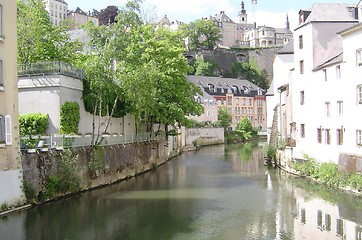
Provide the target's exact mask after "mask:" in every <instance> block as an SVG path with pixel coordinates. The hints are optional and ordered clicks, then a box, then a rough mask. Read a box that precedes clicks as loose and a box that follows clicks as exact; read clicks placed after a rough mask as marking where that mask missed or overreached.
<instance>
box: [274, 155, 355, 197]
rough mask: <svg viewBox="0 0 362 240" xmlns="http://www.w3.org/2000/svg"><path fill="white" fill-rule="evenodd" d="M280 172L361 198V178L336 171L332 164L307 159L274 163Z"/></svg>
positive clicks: (335, 166)
mask: <svg viewBox="0 0 362 240" xmlns="http://www.w3.org/2000/svg"><path fill="white" fill-rule="evenodd" d="M276 165H277V167H278V168H280V169H281V170H282V171H285V172H287V173H289V174H292V175H295V176H297V177H301V178H305V179H308V180H309V181H312V182H314V183H317V184H322V185H325V186H328V187H331V188H335V189H339V190H342V191H344V192H346V193H348V194H353V195H355V196H358V197H361V196H362V176H361V175H360V174H357V173H348V172H342V171H339V170H338V165H337V164H334V163H319V162H317V161H316V160H315V159H312V158H310V157H308V158H307V159H306V160H304V161H294V162H288V163H286V162H285V164H284V166H283V165H281V164H280V161H279V164H278V163H276Z"/></svg>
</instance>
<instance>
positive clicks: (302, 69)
mask: <svg viewBox="0 0 362 240" xmlns="http://www.w3.org/2000/svg"><path fill="white" fill-rule="evenodd" d="M299 70H300V74H304V61H303V60H300V61H299Z"/></svg>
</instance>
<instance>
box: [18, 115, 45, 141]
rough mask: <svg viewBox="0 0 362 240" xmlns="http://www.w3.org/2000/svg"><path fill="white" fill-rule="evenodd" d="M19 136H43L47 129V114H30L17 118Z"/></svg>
mask: <svg viewBox="0 0 362 240" xmlns="http://www.w3.org/2000/svg"><path fill="white" fill-rule="evenodd" d="M19 127H20V135H21V136H26V135H44V134H45V132H46V130H47V128H48V114H41V113H30V114H25V115H20V116H19Z"/></svg>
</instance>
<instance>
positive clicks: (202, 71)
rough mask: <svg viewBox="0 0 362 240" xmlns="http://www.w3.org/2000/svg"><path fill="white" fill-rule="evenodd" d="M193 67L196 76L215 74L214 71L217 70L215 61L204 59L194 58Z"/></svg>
mask: <svg viewBox="0 0 362 240" xmlns="http://www.w3.org/2000/svg"><path fill="white" fill-rule="evenodd" d="M195 67H196V71H195V75H198V76H215V71H216V70H217V65H216V64H215V63H213V62H208V61H204V60H196V62H195Z"/></svg>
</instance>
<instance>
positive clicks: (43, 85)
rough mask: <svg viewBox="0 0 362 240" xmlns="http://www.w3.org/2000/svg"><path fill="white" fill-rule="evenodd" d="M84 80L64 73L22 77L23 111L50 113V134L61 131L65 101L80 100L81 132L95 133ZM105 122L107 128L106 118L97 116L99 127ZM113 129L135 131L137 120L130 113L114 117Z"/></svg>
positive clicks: (21, 98)
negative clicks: (85, 103) (84, 95)
mask: <svg viewBox="0 0 362 240" xmlns="http://www.w3.org/2000/svg"><path fill="white" fill-rule="evenodd" d="M82 91H83V84H82V81H81V80H79V79H74V78H71V77H66V76H63V75H52V76H34V77H31V78H23V77H22V78H19V113H20V114H28V113H37V112H40V113H43V114H44V113H47V114H49V126H48V131H47V134H54V133H59V128H60V107H61V106H62V105H63V104H64V103H65V102H77V103H78V104H79V107H80V116H81V118H80V123H79V132H80V133H91V132H92V126H93V115H92V114H90V113H88V112H86V111H85V107H84V103H83V99H82ZM99 123H100V124H101V132H103V131H104V126H105V118H104V117H101V118H99V117H98V116H96V118H95V124H96V129H97V128H98V125H99ZM107 132H109V133H134V132H135V120H134V117H133V116H131V115H130V114H127V115H126V116H125V117H124V118H118V119H117V118H112V121H111V124H110V126H109V128H108V130H107Z"/></svg>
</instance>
